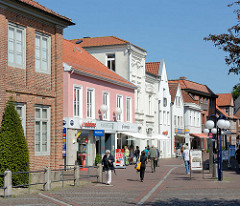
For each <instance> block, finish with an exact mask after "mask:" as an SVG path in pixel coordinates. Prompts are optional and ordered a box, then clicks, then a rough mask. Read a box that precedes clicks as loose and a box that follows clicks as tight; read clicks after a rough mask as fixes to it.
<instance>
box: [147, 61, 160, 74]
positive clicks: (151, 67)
mask: <svg viewBox="0 0 240 206" xmlns="http://www.w3.org/2000/svg"><path fill="white" fill-rule="evenodd" d="M159 66H160V62H147V63H146V65H145V70H146V72H147V73H150V74H153V75H155V76H158V74H159Z"/></svg>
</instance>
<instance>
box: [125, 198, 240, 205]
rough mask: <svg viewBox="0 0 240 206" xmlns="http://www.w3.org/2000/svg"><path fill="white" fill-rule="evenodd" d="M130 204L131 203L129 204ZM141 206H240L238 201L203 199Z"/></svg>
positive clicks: (158, 202) (178, 200) (171, 200)
mask: <svg viewBox="0 0 240 206" xmlns="http://www.w3.org/2000/svg"><path fill="white" fill-rule="evenodd" d="M130 204H131V203H130ZM143 205H149V206H150V205H151V206H155V205H174V206H175V205H176V206H178V205H179V206H180V205H188V206H190V205H194V206H199V205H214V206H217V205H224V206H225V205H227V206H229V205H230V206H233V205H234V206H237V205H240V199H239V200H222V199H220V200H209V199H203V200H181V199H175V198H174V199H169V200H167V201H157V202H151V203H150V202H146V203H144V204H143Z"/></svg>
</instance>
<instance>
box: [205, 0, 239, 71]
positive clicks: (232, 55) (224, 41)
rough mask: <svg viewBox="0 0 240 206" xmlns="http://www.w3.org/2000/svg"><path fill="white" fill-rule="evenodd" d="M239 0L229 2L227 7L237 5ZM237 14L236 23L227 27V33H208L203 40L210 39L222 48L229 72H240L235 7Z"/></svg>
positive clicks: (237, 25) (237, 10)
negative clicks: (225, 54)
mask: <svg viewBox="0 0 240 206" xmlns="http://www.w3.org/2000/svg"><path fill="white" fill-rule="evenodd" d="M239 5H240V1H236V2H234V3H232V4H229V5H228V7H231V6H237V7H239ZM234 13H236V15H237V24H236V25H234V26H232V27H231V28H229V29H228V33H224V34H209V36H208V37H205V38H204V40H206V41H212V42H213V44H214V46H215V47H218V48H219V49H222V50H223V51H225V52H226V53H228V55H227V56H225V62H226V64H227V65H228V66H229V67H230V68H229V73H234V74H239V73H240V35H239V31H240V10H239V9H235V10H234Z"/></svg>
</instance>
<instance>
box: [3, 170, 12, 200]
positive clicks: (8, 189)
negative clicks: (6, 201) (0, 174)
mask: <svg viewBox="0 0 240 206" xmlns="http://www.w3.org/2000/svg"><path fill="white" fill-rule="evenodd" d="M4 187H5V189H4V197H11V196H12V172H11V171H10V170H8V169H7V170H6V171H5V172H4Z"/></svg>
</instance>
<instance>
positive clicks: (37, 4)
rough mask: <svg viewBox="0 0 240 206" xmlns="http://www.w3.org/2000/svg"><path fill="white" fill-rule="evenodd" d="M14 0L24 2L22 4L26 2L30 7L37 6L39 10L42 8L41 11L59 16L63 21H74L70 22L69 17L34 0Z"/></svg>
mask: <svg viewBox="0 0 240 206" xmlns="http://www.w3.org/2000/svg"><path fill="white" fill-rule="evenodd" d="M16 1H18V2H21V3H24V4H27V5H29V6H31V7H34V8H37V9H39V10H42V11H44V12H46V13H49V14H52V15H54V16H57V17H58V18H61V19H63V20H65V21H69V22H71V24H74V23H72V20H71V19H69V18H67V17H65V16H62V15H60V14H58V13H56V12H54V11H52V10H51V9H48V8H46V7H45V6H43V5H41V4H39V3H38V2H36V1H33V0H16Z"/></svg>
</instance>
